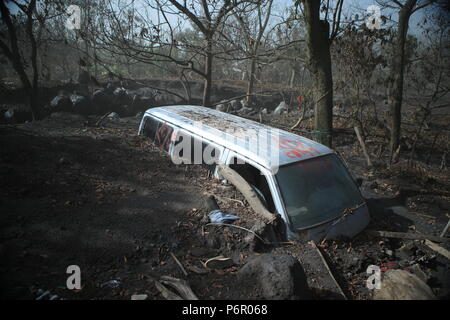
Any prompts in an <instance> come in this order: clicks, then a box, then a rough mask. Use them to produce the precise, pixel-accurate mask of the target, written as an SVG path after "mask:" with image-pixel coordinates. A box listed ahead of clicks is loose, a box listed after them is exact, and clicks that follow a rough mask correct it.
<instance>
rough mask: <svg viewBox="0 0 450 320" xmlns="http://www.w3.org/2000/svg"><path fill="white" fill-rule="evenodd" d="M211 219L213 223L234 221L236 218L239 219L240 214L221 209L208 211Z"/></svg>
mask: <svg viewBox="0 0 450 320" xmlns="http://www.w3.org/2000/svg"><path fill="white" fill-rule="evenodd" d="M208 217H209V220H210V221H211V223H232V222H233V221H234V220H237V219H239V217H238V216H235V215H232V214H229V213H225V212H223V211H221V210H213V211H211V212H210V213H208Z"/></svg>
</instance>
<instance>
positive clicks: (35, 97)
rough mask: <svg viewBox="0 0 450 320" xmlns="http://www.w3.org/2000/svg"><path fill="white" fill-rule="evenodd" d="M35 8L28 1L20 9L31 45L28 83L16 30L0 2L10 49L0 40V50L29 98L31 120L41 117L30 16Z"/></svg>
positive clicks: (34, 42)
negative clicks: (31, 73) (25, 17)
mask: <svg viewBox="0 0 450 320" xmlns="http://www.w3.org/2000/svg"><path fill="white" fill-rule="evenodd" d="M35 6H36V0H32V1H30V3H29V4H28V6H27V7H26V8H25V7H21V8H20V9H21V10H22V11H23V12H24V13H25V14H26V15H27V22H26V32H27V35H28V37H29V39H30V43H31V55H30V60H31V65H32V69H33V78H32V80H31V81H30V78H29V77H28V75H27V73H26V70H25V66H24V64H23V62H22V61H23V60H24V57H23V56H22V55H21V52H20V50H19V47H18V39H17V33H16V28H15V26H14V23H13V21H12V19H11V13H10V11H9V8H8V7H7V6H6V4H5V3H4V2H3V1H0V12H1V18H2V21H3V22H4V24H5V25H6V27H7V29H8V35H9V41H10V47H8V46H7V45H6V43H4V42H3V41H2V40H1V39H0V49H1V51H2V52H3V53H4V54H5V56H6V57H7V58H8V59H9V60H10V62H11V64H12V66H13V68H14V70H15V71H16V72H17V75H18V76H19V79H20V81H21V82H22V86H23V88H24V90H25V92H26V93H27V95H28V97H29V101H30V102H29V104H30V110H31V113H32V116H33V120H36V119H40V118H41V117H42V112H41V104H40V101H39V88H38V85H39V82H38V80H39V73H38V67H37V44H36V39H35V37H34V34H33V16H32V15H33V12H34V10H35Z"/></svg>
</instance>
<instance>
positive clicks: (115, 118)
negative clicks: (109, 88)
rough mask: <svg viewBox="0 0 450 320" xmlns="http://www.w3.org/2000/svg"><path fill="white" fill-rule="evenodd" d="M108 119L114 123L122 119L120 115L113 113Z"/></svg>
mask: <svg viewBox="0 0 450 320" xmlns="http://www.w3.org/2000/svg"><path fill="white" fill-rule="evenodd" d="M107 118H108V119H109V120H113V121H114V120H119V119H120V117H119V115H118V114H117V113H115V112H111V113H110V114H108V116H107Z"/></svg>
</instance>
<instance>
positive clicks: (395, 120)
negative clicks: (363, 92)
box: [388, 0, 417, 157]
mask: <svg viewBox="0 0 450 320" xmlns="http://www.w3.org/2000/svg"><path fill="white" fill-rule="evenodd" d="M416 2H417V0H407V1H406V3H405V4H404V5H403V6H402V7H401V8H400V11H399V21H398V30H397V41H396V45H395V49H394V52H393V57H392V65H391V68H390V69H391V74H390V79H391V83H390V86H389V88H388V101H389V109H390V113H391V114H390V117H391V136H390V152H391V157H392V154H393V153H394V152H395V150H397V148H398V146H399V143H400V129H401V110H402V100H403V76H404V69H405V44H406V35H407V32H408V24H409V18H410V17H411V14H412V12H413V8H414V6H415V5H416Z"/></svg>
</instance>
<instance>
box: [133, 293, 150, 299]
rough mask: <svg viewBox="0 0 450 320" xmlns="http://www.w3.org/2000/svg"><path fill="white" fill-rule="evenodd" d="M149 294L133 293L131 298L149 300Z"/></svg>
mask: <svg viewBox="0 0 450 320" xmlns="http://www.w3.org/2000/svg"><path fill="white" fill-rule="evenodd" d="M147 298H148V295H147V294H133V295H132V296H131V300H147Z"/></svg>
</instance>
